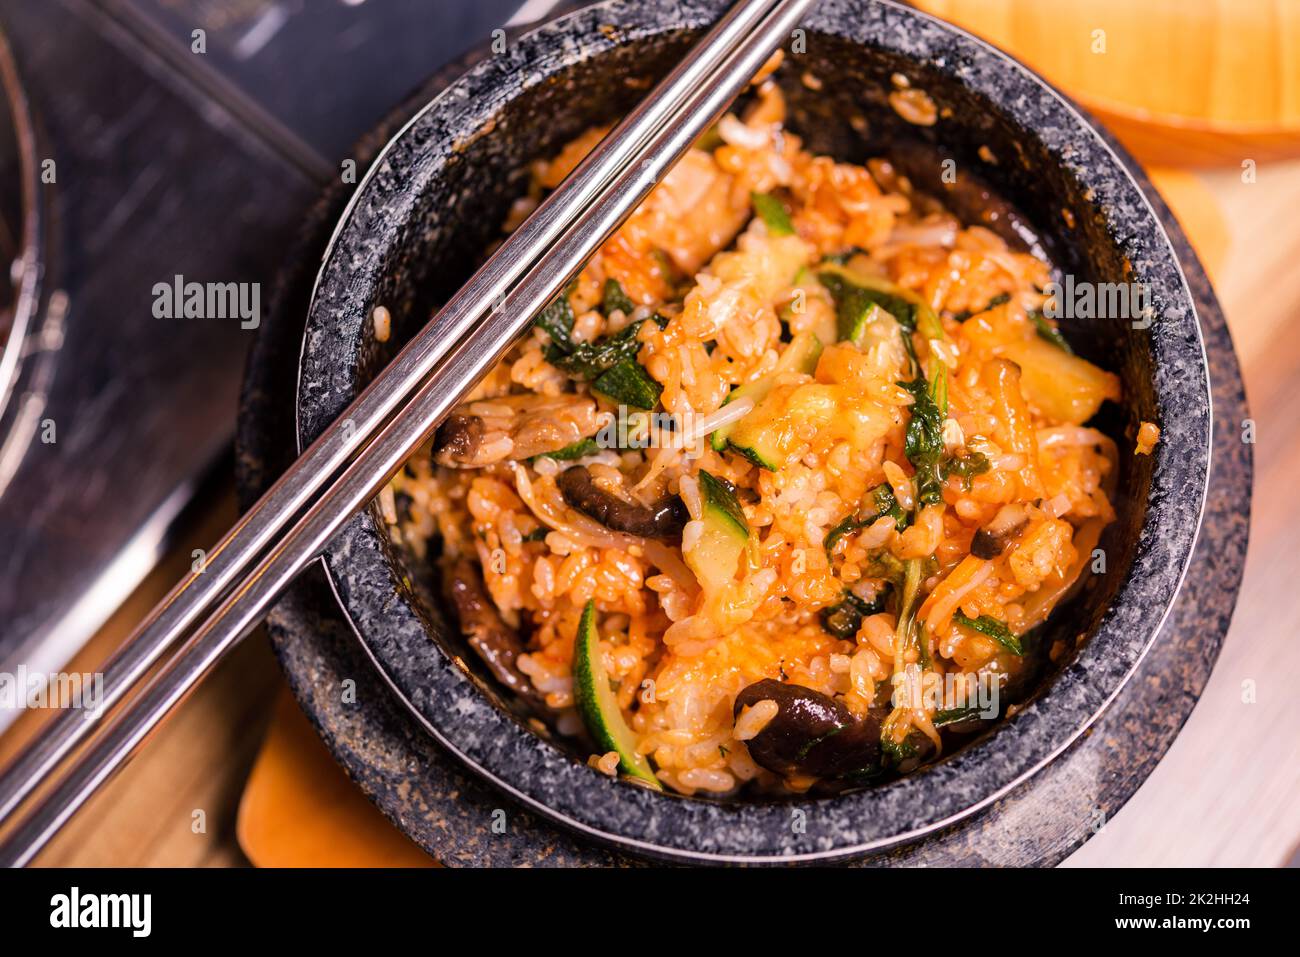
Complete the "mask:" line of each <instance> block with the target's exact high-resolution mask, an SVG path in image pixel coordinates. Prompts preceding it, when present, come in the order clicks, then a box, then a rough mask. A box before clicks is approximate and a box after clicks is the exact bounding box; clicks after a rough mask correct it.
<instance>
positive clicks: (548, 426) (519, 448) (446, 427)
mask: <svg viewBox="0 0 1300 957" xmlns="http://www.w3.org/2000/svg"><path fill="white" fill-rule="evenodd" d="M599 428H600V422H599V421H598V419H597V414H596V402H595V400H594V399H592V398H590V397H589V396H583V395H559V396H540V395H509V396H502V397H501V398H499V399H479V400H476V401H474V402H466V403H464V404H462V405H458V406H457V407H456V408H455V409H453V410H452V412H451V414H450V415H449V416H448V417H447V419H446V421H445V422H443V424H442V426H441V427H440V428H439V429H438V436H437V438H436V439H435V441H434V453H433V460H434V462H436V463H437V464H438V465H444V466H447V467H449V468H462V469H466V468H470V469H472V468H482V467H483V466H486V465H494V464H496V463H497V462H504V461H507V460H510V459H515V460H518V459H530V458H532V457H533V456H535V455H542V454H544V453H546V452H556V451H558V450H560V449H562V448H564V447H565V446H566V445H572V444H573V443H574V442H578V441H580V440H581V439H585V438H587V437H588V436H590V435H593V434H595V432H596V431H597V430H598V429H599Z"/></svg>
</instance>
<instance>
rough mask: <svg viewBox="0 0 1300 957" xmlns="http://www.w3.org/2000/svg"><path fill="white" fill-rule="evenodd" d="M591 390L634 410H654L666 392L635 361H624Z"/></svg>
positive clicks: (594, 383)
mask: <svg viewBox="0 0 1300 957" xmlns="http://www.w3.org/2000/svg"><path fill="white" fill-rule="evenodd" d="M591 388H592V390H593V391H595V392H599V393H600V394H601V395H603V396H605V397H606V398H608V399H609V400H610V401H612V402H616V403H618V404H619V405H626V406H628V407H630V408H633V409H653V408H654V407H655V406H656V405H658V404H659V396H660V395H662V394H663V391H664V387H663V386H661V385H660V384H659V383H658V382H656V381H655V380H654V379H652V378H650V373H648V372H646V371H645V369H644V368H642V366H641V363H639V362H637V361H636V360H635V359H623V360H622V361H620V362H618V363H617V364H615V365H614V366H612V367H611V368H610V369H609V370H608V371H606V372H603V373H601V374H600V376H599V377H597V379H596V381H595V382H593V383H592V384H591Z"/></svg>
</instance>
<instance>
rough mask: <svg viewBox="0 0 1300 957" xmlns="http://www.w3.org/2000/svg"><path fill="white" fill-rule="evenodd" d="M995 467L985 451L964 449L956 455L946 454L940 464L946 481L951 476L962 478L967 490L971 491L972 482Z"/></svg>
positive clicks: (940, 470)
mask: <svg viewBox="0 0 1300 957" xmlns="http://www.w3.org/2000/svg"><path fill="white" fill-rule="evenodd" d="M992 467H993V463H991V462H990V461H989V458H988V456H987V455H985V454H984V453H983V452H971V451H964V452H961V453H958V454H954V455H945V456H944V459H943V462H942V463H941V464H940V466H939V475H940V476H942V478H943V480H944V481H945V482H946V481H947V480H948V478H949V476H953V475H956V476H958V477H960V478H961V481H962V485H963V486H965V488H966V491H968V492H969V491H970V482H971V479H973V478H974V477H975V476H977V475H983V474H984V473H985V472H987V471H988V470H989V469H991V468H992Z"/></svg>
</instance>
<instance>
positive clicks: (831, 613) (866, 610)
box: [821, 590, 885, 641]
mask: <svg viewBox="0 0 1300 957" xmlns="http://www.w3.org/2000/svg"><path fill="white" fill-rule="evenodd" d="M884 610H885V592H884V591H883V590H882V591H881V593H880V594H879V595H877V596H876V598H875V600H874V601H865V600H863V599H861V598H859V597H858V596H857V595H855V594H853V592H851V591H846V592H845V593H844V600H843V601H841V602H840V603H839V604H838V605H831V606H830V607H829V608H823V609H822V611H821V620H822V627H823V628H825V629H826V630H827V631H828V632H830V633H831V634H832V635H834V636H835V637H836V638H842V639H844V640H845V641H852V640H853V637H854V636H855V635H856V634H857V633H858V629H859V628H861V627H862V619H863V618H866V617H868V616H870V615H878V614H880V613H881V612H882V611H884Z"/></svg>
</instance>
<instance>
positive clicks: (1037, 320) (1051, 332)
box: [1029, 309, 1074, 355]
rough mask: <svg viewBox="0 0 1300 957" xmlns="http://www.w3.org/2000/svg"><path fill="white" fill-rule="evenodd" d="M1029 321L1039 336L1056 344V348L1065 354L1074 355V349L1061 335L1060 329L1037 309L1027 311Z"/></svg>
mask: <svg viewBox="0 0 1300 957" xmlns="http://www.w3.org/2000/svg"><path fill="white" fill-rule="evenodd" d="M1029 321H1030V322H1032V323H1033V324H1034V331H1035V332H1037V333H1038V335H1039V338H1042V339H1046V340H1047V341H1048V342H1050V343H1051V344H1052V345H1054V346H1056V348H1058V349H1061V350H1062V351H1064V352H1065V353H1066V354H1067V355H1074V350H1073V349H1071V348H1070V344H1069V343H1068V342H1066V341H1065V336H1063V335H1061V331H1060V330H1059V329H1057V328H1056V327H1055V326H1054V325H1052V324H1051V323H1050V322H1048V321H1047V317H1046V316H1044V315H1043V314H1042V313H1041V312H1039V311H1038V310H1037V309H1035V310H1034V311H1033V312H1031V313H1029Z"/></svg>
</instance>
